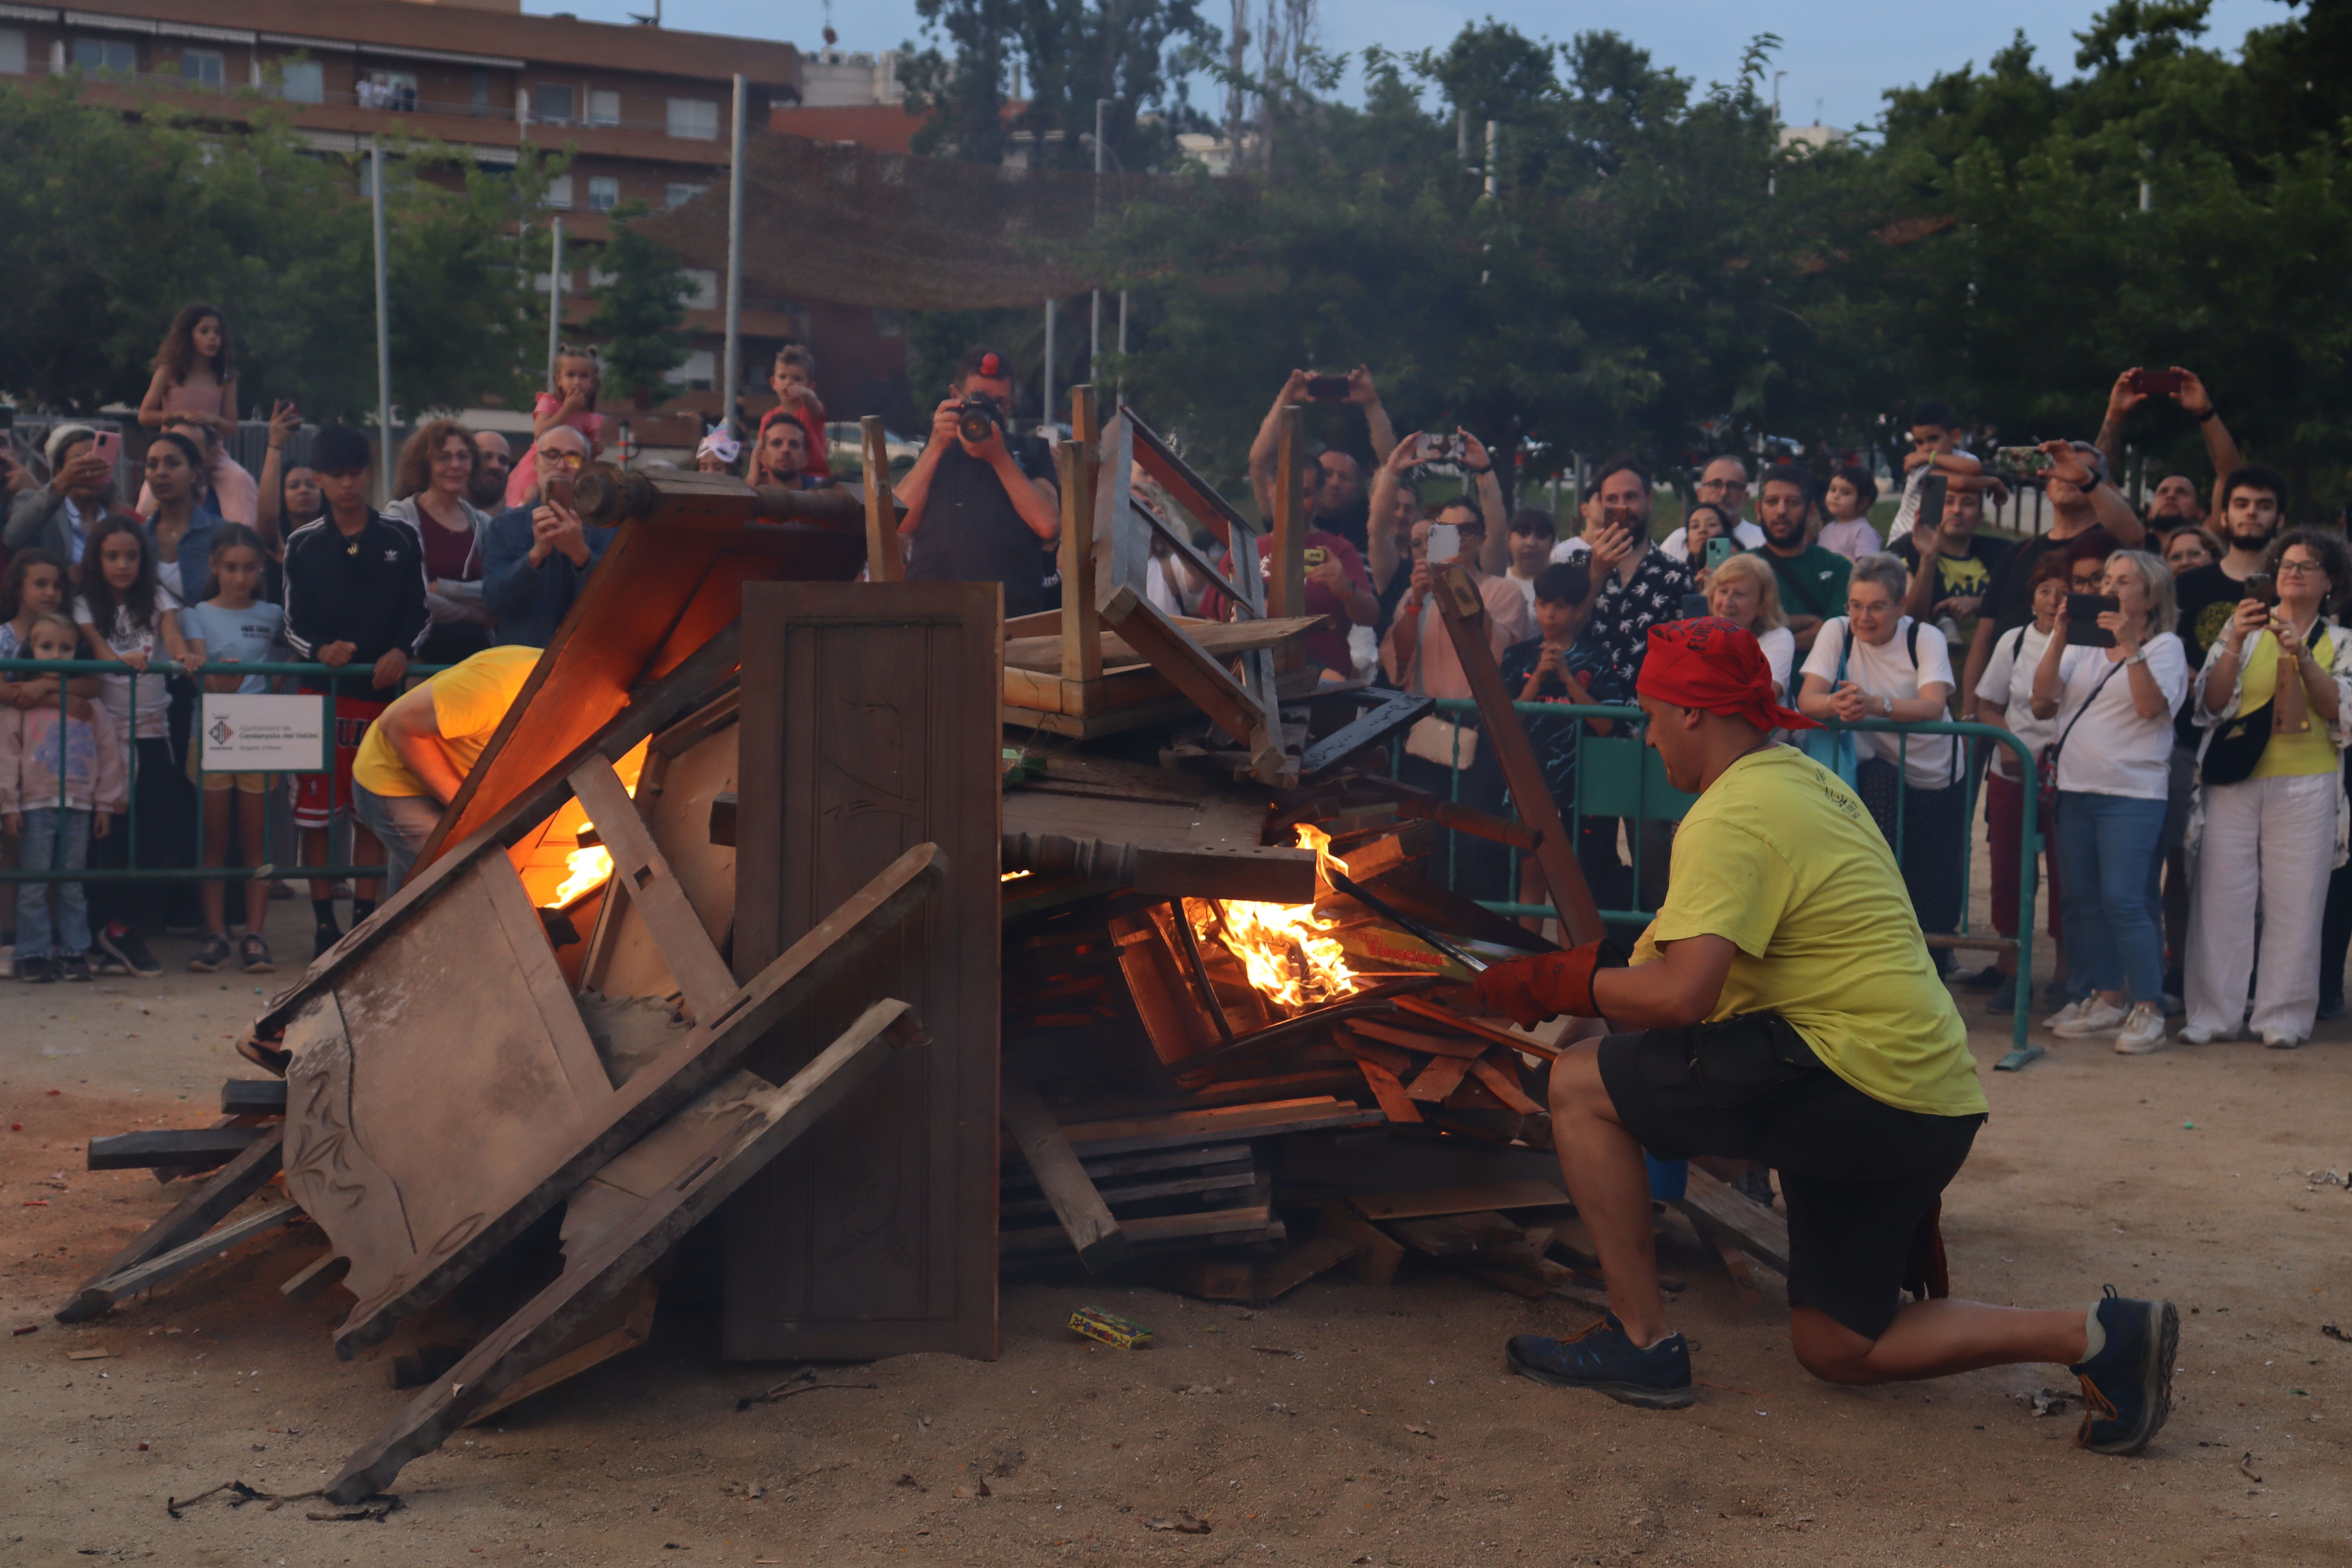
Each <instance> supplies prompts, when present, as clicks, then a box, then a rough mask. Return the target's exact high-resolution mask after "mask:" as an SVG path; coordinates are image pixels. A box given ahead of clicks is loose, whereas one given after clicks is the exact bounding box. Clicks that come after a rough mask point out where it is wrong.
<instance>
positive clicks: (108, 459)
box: [89, 430, 122, 468]
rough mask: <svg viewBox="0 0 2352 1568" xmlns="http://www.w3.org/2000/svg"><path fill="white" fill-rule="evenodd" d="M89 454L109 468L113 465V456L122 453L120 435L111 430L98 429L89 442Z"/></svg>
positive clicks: (119, 455)
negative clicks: (95, 437)
mask: <svg viewBox="0 0 2352 1568" xmlns="http://www.w3.org/2000/svg"><path fill="white" fill-rule="evenodd" d="M89 455H90V456H91V457H93V458H98V459H99V460H100V462H102V463H104V464H105V465H106V466H107V467H108V468H112V467H114V460H115V458H119V457H121V455H122V437H121V435H120V434H118V433H117V432H115V431H112V430H100V432H99V433H98V437H97V439H95V440H93V441H92V442H90V444H89Z"/></svg>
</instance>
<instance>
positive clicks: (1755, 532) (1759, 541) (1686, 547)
mask: <svg viewBox="0 0 2352 1568" xmlns="http://www.w3.org/2000/svg"><path fill="white" fill-rule="evenodd" d="M1731 537H1732V538H1734V539H1736V540H1738V541H1739V548H1740V549H1742V550H1761V549H1763V548H1764V531H1763V530H1762V529H1760V528H1759V527H1757V526H1756V525H1755V524H1754V523H1752V522H1750V521H1748V520H1747V519H1746V518H1744V517H1743V518H1741V519H1740V520H1739V521H1738V522H1735V523H1733V524H1732V525H1731ZM1658 548H1659V549H1661V550H1663V551H1664V552H1666V554H1667V555H1668V556H1669V557H1671V558H1672V559H1674V560H1676V561H1684V562H1688V563H1689V564H1690V569H1691V570H1692V571H1694V572H1696V571H1697V570H1698V569H1699V568H1700V567H1702V566H1704V565H1706V562H1704V561H1692V560H1691V558H1690V530H1688V529H1686V528H1678V529H1676V530H1675V531H1673V532H1672V533H1669V534H1668V535H1666V542H1664V544H1661V545H1659V546H1658Z"/></svg>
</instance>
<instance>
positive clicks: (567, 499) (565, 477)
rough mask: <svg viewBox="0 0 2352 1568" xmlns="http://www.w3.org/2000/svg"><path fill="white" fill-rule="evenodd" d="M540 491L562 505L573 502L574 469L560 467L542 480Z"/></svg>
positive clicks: (545, 496)
mask: <svg viewBox="0 0 2352 1568" xmlns="http://www.w3.org/2000/svg"><path fill="white" fill-rule="evenodd" d="M539 492H540V494H541V496H543V497H544V498H545V499H547V500H551V501H553V502H554V503H555V504H556V505H558V506H561V507H568V506H570V505H571V504H572V471H571V470H570V469H568V468H559V469H557V470H556V471H555V472H554V473H551V474H549V475H548V476H547V477H546V478H545V479H541V481H540V486H539Z"/></svg>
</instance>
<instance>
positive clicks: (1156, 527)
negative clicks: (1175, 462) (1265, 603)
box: [1127, 495, 1259, 619]
mask: <svg viewBox="0 0 2352 1568" xmlns="http://www.w3.org/2000/svg"><path fill="white" fill-rule="evenodd" d="M1127 504H1128V510H1129V511H1131V512H1133V513H1134V514H1135V515H1136V516H1137V517H1139V518H1140V519H1142V520H1143V521H1144V522H1145V523H1146V524H1148V525H1149V526H1150V529H1151V531H1152V532H1154V533H1157V534H1158V535H1160V538H1162V539H1164V540H1166V541H1167V542H1168V548H1170V549H1171V550H1173V551H1174V552H1176V553H1177V554H1178V555H1181V556H1182V557H1183V559H1184V564H1185V565H1186V566H1189V567H1191V568H1192V570H1193V571H1194V572H1197V573H1199V574H1201V575H1202V577H1204V578H1206V579H1207V580H1208V584H1209V586H1211V587H1212V588H1214V589H1216V590H1217V592H1219V593H1220V594H1223V595H1224V596H1225V602H1226V603H1228V604H1230V605H1234V608H1236V609H1237V610H1239V611H1240V612H1241V614H1242V616H1243V618H1244V619H1255V617H1256V616H1257V615H1258V613H1259V612H1258V610H1257V608H1256V607H1255V604H1254V603H1253V601H1252V600H1251V598H1250V597H1249V596H1248V595H1244V594H1243V593H1242V592H1241V584H1238V583H1236V582H1234V580H1233V579H1231V578H1229V577H1227V576H1226V575H1225V574H1224V570H1223V568H1222V567H1220V566H1219V565H1217V563H1215V562H1213V561H1211V560H1210V559H1209V558H1208V557H1207V556H1205V555H1203V554H1202V553H1201V552H1200V551H1199V550H1198V549H1196V548H1194V546H1193V543H1192V541H1191V540H1190V539H1187V538H1186V537H1185V536H1184V532H1183V531H1182V530H1181V529H1179V528H1177V527H1176V526H1175V525H1174V524H1172V523H1171V522H1170V521H1168V520H1167V519H1166V518H1164V517H1162V516H1160V514H1159V513H1158V512H1157V511H1155V510H1152V509H1151V508H1150V507H1148V506H1146V505H1144V504H1143V502H1142V500H1140V499H1139V498H1138V497H1135V496H1133V495H1130V496H1129V498H1128V503H1127ZM1144 548H1145V549H1146V550H1149V549H1150V545H1149V544H1146V545H1145V547H1144Z"/></svg>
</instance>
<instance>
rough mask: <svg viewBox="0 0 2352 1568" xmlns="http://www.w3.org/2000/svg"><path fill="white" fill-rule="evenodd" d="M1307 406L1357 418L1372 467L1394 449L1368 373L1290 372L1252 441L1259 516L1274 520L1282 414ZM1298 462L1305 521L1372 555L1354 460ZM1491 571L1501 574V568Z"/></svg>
mask: <svg viewBox="0 0 2352 1568" xmlns="http://www.w3.org/2000/svg"><path fill="white" fill-rule="evenodd" d="M1307 403H1339V404H1342V405H1346V406H1348V407H1349V408H1352V409H1355V410H1357V411H1359V412H1360V413H1361V414H1362V415H1363V416H1364V434H1365V436H1366V437H1368V438H1369V440H1370V443H1371V448H1372V461H1374V462H1375V463H1385V462H1387V461H1388V458H1389V454H1390V453H1391V452H1392V451H1394V450H1395V449H1396V446H1397V433H1396V426H1395V425H1394V424H1393V423H1391V421H1390V419H1389V411H1388V410H1387V409H1386V408H1383V407H1382V406H1381V394H1380V389H1379V388H1378V387H1376V386H1374V385H1373V384H1372V373H1371V372H1370V370H1368V369H1366V368H1365V367H1364V366H1362V365H1358V366H1357V367H1356V368H1355V369H1353V370H1351V371H1349V372H1348V373H1347V374H1345V375H1317V374H1315V373H1313V372H1312V371H1305V370H1294V371H1292V372H1291V373H1290V374H1289V375H1288V376H1286V377H1285V378H1284V380H1283V383H1282V390H1281V391H1279V392H1277V393H1276V394H1275V395H1274V405H1273V406H1272V407H1270V408H1268V409H1267V410H1266V411H1265V418H1264V419H1263V420H1261V421H1260V422H1259V424H1258V428H1257V435H1256V437H1255V438H1253V439H1252V440H1251V442H1250V449H1249V476H1250V490H1251V492H1252V493H1253V494H1254V495H1255V497H1256V499H1257V510H1258V515H1259V516H1260V517H1264V518H1272V517H1273V516H1274V484H1275V478H1276V475H1275V462H1276V457H1277V455H1278V454H1279V453H1280V451H1281V449H1282V411H1283V410H1284V409H1286V408H1288V407H1291V406H1293V405H1297V404H1307ZM1302 460H1303V461H1307V462H1310V463H1311V464H1312V465H1313V468H1312V469H1311V470H1310V471H1309V472H1308V473H1307V475H1306V476H1305V480H1304V481H1302V487H1301V488H1302V491H1303V493H1302V494H1301V495H1300V497H1299V500H1300V504H1301V505H1302V506H1304V507H1305V509H1306V511H1307V517H1308V518H1309V519H1311V520H1312V521H1313V522H1314V525H1315V526H1316V527H1318V528H1320V529H1322V530H1323V531H1325V532H1327V533H1336V534H1338V535H1339V537H1340V538H1342V539H1344V540H1346V541H1347V542H1349V544H1351V545H1353V546H1355V549H1356V552H1357V553H1358V554H1360V555H1370V553H1371V552H1372V542H1371V537H1370V503H1369V501H1368V500H1367V499H1366V496H1365V493H1364V477H1363V469H1362V468H1360V467H1359V466H1358V464H1357V462H1356V459H1355V458H1351V457H1349V455H1348V454H1347V453H1346V452H1343V451H1339V450H1337V449H1333V450H1328V451H1323V452H1319V453H1317V454H1315V455H1314V456H1313V457H1312V458H1305V459H1302ZM1489 570H1500V565H1499V563H1497V564H1496V565H1495V566H1493V567H1490V568H1489Z"/></svg>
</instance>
